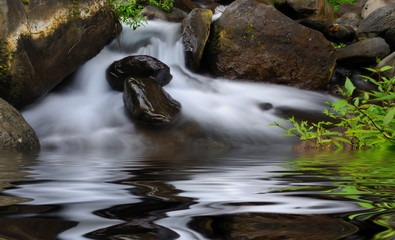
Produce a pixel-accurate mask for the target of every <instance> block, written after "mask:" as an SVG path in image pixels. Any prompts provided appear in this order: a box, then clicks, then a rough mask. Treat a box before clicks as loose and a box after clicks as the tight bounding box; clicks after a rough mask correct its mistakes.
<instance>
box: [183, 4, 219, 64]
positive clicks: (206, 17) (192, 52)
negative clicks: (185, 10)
mask: <svg viewBox="0 0 395 240" xmlns="http://www.w3.org/2000/svg"><path fill="white" fill-rule="evenodd" d="M212 16H213V13H212V11H211V10H209V9H202V8H195V9H194V10H192V11H191V12H190V13H189V15H188V17H187V18H185V20H184V21H183V23H182V29H183V31H182V43H183V45H184V51H185V62H186V66H187V67H188V68H189V69H191V70H193V71H196V70H198V69H199V67H200V61H201V59H202V56H203V51H204V48H205V46H206V42H207V39H208V36H209V34H210V26H211V18H212Z"/></svg>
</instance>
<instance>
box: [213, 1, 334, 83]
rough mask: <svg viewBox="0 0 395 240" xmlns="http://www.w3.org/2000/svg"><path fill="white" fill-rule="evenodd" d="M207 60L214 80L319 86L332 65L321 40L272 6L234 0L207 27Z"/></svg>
mask: <svg viewBox="0 0 395 240" xmlns="http://www.w3.org/2000/svg"><path fill="white" fill-rule="evenodd" d="M209 39H210V40H209V44H208V46H207V50H208V51H207V53H208V54H207V55H206V60H207V62H208V63H209V64H210V68H211V71H212V72H213V73H214V74H215V75H216V76H221V77H226V78H229V79H248V80H254V81H262V82H270V83H279V84H287V85H293V86H297V87H301V88H306V89H318V88H323V87H325V85H326V84H327V82H328V81H329V78H330V72H331V69H333V67H334V63H335V55H334V49H333V47H332V45H331V44H330V42H329V41H327V40H326V39H325V38H324V36H323V35H322V34H321V33H319V32H317V31H315V30H312V29H309V28H307V27H304V26H302V25H300V24H298V23H296V22H294V21H293V20H291V19H290V18H288V17H286V16H284V15H283V14H282V13H281V12H279V11H278V10H276V9H275V8H274V7H273V6H271V5H267V4H264V3H260V2H258V1H253V0H238V1H236V2H233V3H232V4H231V5H229V6H228V8H227V9H226V10H225V11H224V13H223V14H222V16H221V17H220V18H219V19H218V20H216V21H215V22H214V23H213V25H212V31H211V34H210V38H209Z"/></svg>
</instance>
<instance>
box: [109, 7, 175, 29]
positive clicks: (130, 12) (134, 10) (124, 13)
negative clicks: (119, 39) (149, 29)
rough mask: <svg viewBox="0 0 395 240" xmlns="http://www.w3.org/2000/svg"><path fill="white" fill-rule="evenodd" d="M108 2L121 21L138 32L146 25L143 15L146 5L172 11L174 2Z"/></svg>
mask: <svg viewBox="0 0 395 240" xmlns="http://www.w3.org/2000/svg"><path fill="white" fill-rule="evenodd" d="M108 2H109V3H110V5H111V7H112V10H113V11H114V12H115V13H116V14H117V16H118V18H119V20H120V21H121V22H124V23H126V24H127V25H129V26H130V27H132V28H133V29H134V30H136V28H138V27H139V26H142V25H144V23H146V19H145V18H144V16H142V15H141V11H142V10H143V8H144V7H145V6H146V5H153V6H156V7H159V8H161V9H162V10H164V11H170V9H171V8H172V7H173V2H174V0H143V1H137V0H108Z"/></svg>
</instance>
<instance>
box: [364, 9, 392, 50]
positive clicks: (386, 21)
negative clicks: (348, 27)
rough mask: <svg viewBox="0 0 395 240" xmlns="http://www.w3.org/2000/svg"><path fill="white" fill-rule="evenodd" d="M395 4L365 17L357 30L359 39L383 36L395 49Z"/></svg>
mask: <svg viewBox="0 0 395 240" xmlns="http://www.w3.org/2000/svg"><path fill="white" fill-rule="evenodd" d="M394 22H395V4H390V5H388V6H385V7H382V8H379V9H377V10H376V11H374V12H372V13H371V14H370V15H369V16H368V17H367V18H365V19H364V20H363V21H362V22H361V24H360V25H359V28H358V30H357V36H358V38H359V39H365V38H372V37H382V38H384V39H385V41H386V42H387V43H388V44H389V45H390V47H391V50H392V51H394V50H395V24H394Z"/></svg>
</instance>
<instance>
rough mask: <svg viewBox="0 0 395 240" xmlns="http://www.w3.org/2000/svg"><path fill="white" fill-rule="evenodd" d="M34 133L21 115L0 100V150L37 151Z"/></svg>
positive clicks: (37, 145) (38, 145) (38, 146)
mask: <svg viewBox="0 0 395 240" xmlns="http://www.w3.org/2000/svg"><path fill="white" fill-rule="evenodd" d="M39 148H40V142H39V140H38V138H37V135H36V133H35V132H34V130H33V129H32V128H31V127H30V125H29V124H28V123H27V122H26V121H25V119H24V118H23V117H22V115H21V114H20V113H19V112H18V110H16V109H15V108H14V107H12V106H11V105H10V104H8V103H7V102H6V101H4V100H3V99H1V98H0V150H21V151H23V150H38V149H39Z"/></svg>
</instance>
